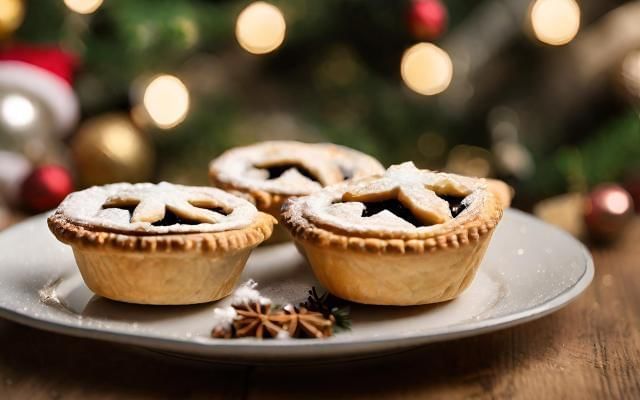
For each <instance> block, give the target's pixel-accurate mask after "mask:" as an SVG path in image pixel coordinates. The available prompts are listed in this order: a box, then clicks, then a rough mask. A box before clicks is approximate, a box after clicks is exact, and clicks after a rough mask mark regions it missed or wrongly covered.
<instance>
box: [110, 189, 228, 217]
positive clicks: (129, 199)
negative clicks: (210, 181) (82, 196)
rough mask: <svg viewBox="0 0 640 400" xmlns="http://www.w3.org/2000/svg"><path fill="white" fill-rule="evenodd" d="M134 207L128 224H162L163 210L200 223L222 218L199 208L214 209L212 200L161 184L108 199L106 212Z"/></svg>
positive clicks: (190, 191)
mask: <svg viewBox="0 0 640 400" xmlns="http://www.w3.org/2000/svg"><path fill="white" fill-rule="evenodd" d="M127 206H135V209H134V210H133V215H132V216H131V222H132V223H134V222H148V223H154V222H158V221H162V219H163V218H164V217H165V214H166V210H167V209H169V210H170V211H171V212H173V213H174V214H176V215H177V216H178V217H180V218H182V219H185V220H189V221H194V222H200V223H212V224H214V223H217V222H220V220H222V219H223V218H224V217H225V215H223V214H221V213H218V212H215V211H211V210H207V209H205V208H201V207H208V208H216V207H219V206H220V205H219V204H217V203H216V202H215V201H214V200H213V199H212V198H211V196H208V195H206V194H204V193H200V192H198V191H197V190H187V188H185V187H181V186H177V185H172V184H170V183H167V182H161V183H159V184H158V185H156V186H149V187H147V188H144V189H138V188H136V189H127V190H123V191H121V192H119V193H118V194H116V195H114V196H111V197H109V198H107V200H106V201H105V203H104V206H103V207H105V208H119V207H127Z"/></svg>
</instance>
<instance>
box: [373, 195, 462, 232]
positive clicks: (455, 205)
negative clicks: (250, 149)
mask: <svg viewBox="0 0 640 400" xmlns="http://www.w3.org/2000/svg"><path fill="white" fill-rule="evenodd" d="M438 197H440V198H441V199H443V200H445V201H446V202H448V203H449V210H451V215H452V216H453V217H454V218H455V217H457V216H458V215H459V214H460V213H461V212H462V211H464V210H465V209H466V208H467V204H466V203H464V202H463V200H464V197H455V196H440V195H438ZM363 204H364V206H365V209H364V210H362V217H370V216H372V215H375V214H377V213H379V212H381V211H384V210H387V211H389V212H391V213H393V214H395V215H396V216H397V217H399V218H402V219H403V220H405V221H407V222H408V223H410V224H411V225H413V226H415V227H416V228H419V227H421V226H426V224H425V223H423V222H422V221H420V220H419V219H418V218H416V216H415V215H413V213H412V212H411V210H409V209H408V208H407V207H405V206H404V205H403V204H402V203H401V202H399V201H398V200H397V199H391V200H383V201H376V202H363Z"/></svg>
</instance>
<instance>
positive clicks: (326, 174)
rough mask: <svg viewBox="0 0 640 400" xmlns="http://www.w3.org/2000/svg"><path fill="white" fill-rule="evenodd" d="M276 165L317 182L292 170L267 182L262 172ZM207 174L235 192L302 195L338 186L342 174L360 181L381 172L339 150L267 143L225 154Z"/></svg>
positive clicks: (369, 160)
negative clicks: (231, 186) (234, 188)
mask: <svg viewBox="0 0 640 400" xmlns="http://www.w3.org/2000/svg"><path fill="white" fill-rule="evenodd" d="M278 165H298V166H301V167H303V168H304V169H306V170H307V171H309V172H311V173H312V174H313V175H314V176H315V177H316V178H317V180H318V182H315V181H314V180H312V179H310V178H308V177H306V176H304V175H302V174H300V173H299V172H298V171H296V170H295V169H293V168H292V169H289V170H287V171H285V172H284V173H283V174H282V175H281V176H279V177H277V178H275V179H269V174H268V173H267V172H266V171H265V170H264V169H263V168H266V167H269V166H278ZM209 170H210V173H211V174H212V175H213V176H214V177H215V178H216V179H217V180H218V181H220V182H223V183H226V184H230V185H233V186H234V187H236V188H239V189H250V190H264V191H267V192H270V193H278V194H285V195H305V194H309V193H313V192H315V191H318V190H320V189H321V188H322V187H323V186H327V185H332V184H335V183H339V182H341V181H342V180H343V179H344V173H345V172H348V174H349V175H350V177H353V178H361V177H365V176H369V175H373V174H380V173H382V172H383V171H384V168H383V167H382V165H380V163H379V162H378V161H377V160H375V159H374V158H372V157H370V156H368V155H366V154H363V153H360V152H358V151H355V150H352V149H349V148H347V147H343V146H338V145H334V144H329V143H320V144H308V143H301V142H295V141H267V142H262V143H257V144H254V145H251V146H246V147H238V148H235V149H232V150H229V151H227V152H225V153H224V154H222V155H221V156H220V157H218V158H216V159H215V160H213V161H212V162H211V165H210V166H209Z"/></svg>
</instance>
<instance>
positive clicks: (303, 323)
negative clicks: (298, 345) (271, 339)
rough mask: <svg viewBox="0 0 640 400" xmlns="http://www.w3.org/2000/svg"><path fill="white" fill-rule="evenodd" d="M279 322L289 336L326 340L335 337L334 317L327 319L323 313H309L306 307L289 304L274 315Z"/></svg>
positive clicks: (274, 318) (275, 320)
mask: <svg viewBox="0 0 640 400" xmlns="http://www.w3.org/2000/svg"><path fill="white" fill-rule="evenodd" d="M273 320H274V322H277V323H278V324H280V325H281V326H282V328H283V329H284V330H285V331H286V332H287V333H288V334H289V336H290V337H297V338H305V337H306V338H318V339H319V338H326V337H329V336H331V335H333V324H334V322H335V319H334V318H333V316H331V315H330V316H329V317H328V318H325V316H324V315H322V313H319V312H314V311H309V310H307V309H306V308H304V307H299V308H297V307H295V306H294V305H293V304H287V305H286V306H284V307H283V308H282V311H280V312H278V313H276V314H274V316H273Z"/></svg>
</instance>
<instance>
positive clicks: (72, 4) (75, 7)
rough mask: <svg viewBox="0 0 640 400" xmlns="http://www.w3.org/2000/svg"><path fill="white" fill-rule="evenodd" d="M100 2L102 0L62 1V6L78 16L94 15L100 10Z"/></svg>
mask: <svg viewBox="0 0 640 400" xmlns="http://www.w3.org/2000/svg"><path fill="white" fill-rule="evenodd" d="M102 2H103V0H64V4H65V5H66V6H67V7H69V9H70V10H71V11H75V12H77V13H78V14H91V13H94V12H95V11H96V10H97V9H98V8H100V6H101V5H102Z"/></svg>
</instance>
